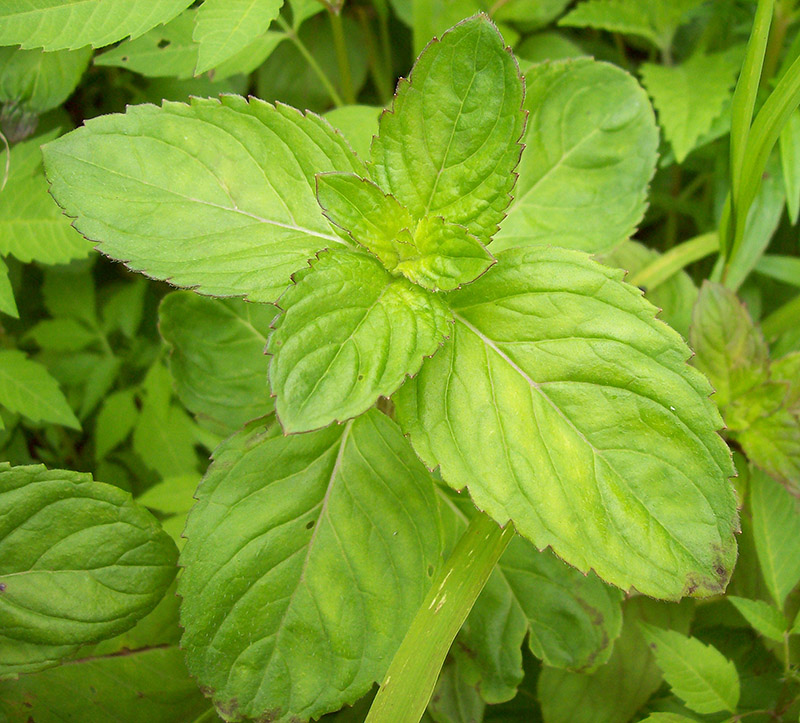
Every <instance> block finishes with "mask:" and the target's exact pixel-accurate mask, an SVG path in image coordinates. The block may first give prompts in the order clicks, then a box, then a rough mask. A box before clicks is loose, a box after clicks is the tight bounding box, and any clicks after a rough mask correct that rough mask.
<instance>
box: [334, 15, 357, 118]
mask: <svg viewBox="0 0 800 723" xmlns="http://www.w3.org/2000/svg"><path fill="white" fill-rule="evenodd" d="M328 17H329V18H330V19H331V29H332V30H333V44H334V46H335V47H336V63H337V64H338V66H339V76H340V78H341V81H342V96H343V97H344V100H345V102H346V103H347V104H348V105H352V104H353V103H355V102H356V95H355V93H354V92H353V78H352V76H351V74H350V59H349V58H348V57H347V41H346V40H345V37H344V25H342V16H341V15H340V14H339V13H337V12H335V11H333V10H331V11H330V12H329V13H328Z"/></svg>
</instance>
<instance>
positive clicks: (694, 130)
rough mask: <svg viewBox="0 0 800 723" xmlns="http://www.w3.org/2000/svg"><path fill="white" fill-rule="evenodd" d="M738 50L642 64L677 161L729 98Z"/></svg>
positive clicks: (688, 150)
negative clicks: (682, 61) (667, 61)
mask: <svg viewBox="0 0 800 723" xmlns="http://www.w3.org/2000/svg"><path fill="white" fill-rule="evenodd" d="M739 64H740V60H739V53H735V54H732V53H730V52H722V53H711V54H708V55H706V54H703V53H695V54H694V55H693V56H692V57H691V58H689V59H688V60H687V61H685V62H684V63H681V64H680V65H656V64H655V63H644V64H643V65H642V67H641V73H642V80H643V81H644V86H645V88H647V92H648V93H649V94H650V97H651V98H652V99H653V104H654V105H655V107H656V110H657V111H658V120H659V122H660V124H661V127H662V128H663V129H664V136H665V137H666V139H667V140H668V141H669V142H670V144H671V145H672V150H673V151H674V153H675V158H676V160H677V161H678V163H681V162H683V160H684V159H685V158H686V156H687V155H688V154H689V152H690V151H692V150H693V149H694V148H695V147H696V146H697V143H698V141H699V140H700V138H701V137H703V136H704V135H706V134H707V133H708V131H709V130H710V129H711V124H712V123H713V122H714V120H715V119H716V118H717V117H719V115H720V114H721V113H722V111H723V108H724V106H725V103H726V101H728V100H730V97H731V92H732V90H733V83H734V81H735V79H736V72H737V70H738V68H739Z"/></svg>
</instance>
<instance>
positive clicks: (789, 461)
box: [736, 407, 800, 495]
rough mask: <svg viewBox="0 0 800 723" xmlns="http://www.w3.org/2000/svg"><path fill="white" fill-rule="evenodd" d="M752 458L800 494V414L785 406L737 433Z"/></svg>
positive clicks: (790, 489) (796, 493)
mask: <svg viewBox="0 0 800 723" xmlns="http://www.w3.org/2000/svg"><path fill="white" fill-rule="evenodd" d="M736 440H737V441H738V442H739V444H741V445H742V447H743V448H744V451H745V452H746V453H747V456H748V458H749V459H750V461H751V462H753V463H754V464H756V465H757V466H759V467H760V468H761V469H763V470H764V471H765V472H767V473H768V474H770V475H771V476H773V477H774V478H775V479H777V480H778V481H780V482H781V483H783V485H784V486H785V487H786V488H787V489H788V490H789V492H791V493H792V494H795V495H800V415H798V414H797V413H796V412H794V413H793V412H791V411H789V410H788V409H786V408H785V407H781V408H779V409H777V410H776V411H775V412H774V413H772V414H770V415H768V416H765V417H759V418H757V419H755V420H753V422H752V423H751V424H750V426H749V427H748V428H747V429H745V430H742V431H741V432H739V433H738V434H736Z"/></svg>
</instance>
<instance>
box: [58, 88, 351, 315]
mask: <svg viewBox="0 0 800 723" xmlns="http://www.w3.org/2000/svg"><path fill="white" fill-rule="evenodd" d="M44 153H45V165H46V168H47V174H48V179H49V180H50V183H51V192H52V194H53V196H54V197H55V198H56V200H57V201H58V202H59V204H60V205H61V206H62V207H63V208H64V209H65V210H66V212H67V214H68V215H71V216H74V217H76V220H75V226H76V227H77V228H78V230H80V231H81V232H82V233H83V234H84V235H85V236H87V237H89V238H91V239H93V240H95V241H98V242H99V249H100V250H101V251H102V252H104V253H106V254H108V255H109V256H111V257H113V258H116V259H119V260H122V261H124V262H126V264H127V265H128V266H129V267H131V268H133V269H135V270H139V271H143V272H144V273H146V274H147V275H148V276H152V277H155V278H159V279H169V280H170V281H171V282H172V283H173V284H176V285H178V286H189V287H193V288H196V289H197V290H198V291H199V292H201V293H206V294H213V295H220V296H240V295H247V296H248V297H249V298H250V299H252V300H254V301H274V300H275V299H276V298H277V297H278V296H279V295H280V292H281V291H282V290H283V289H284V288H285V287H286V286H287V285H288V283H289V276H290V274H291V273H293V272H294V271H297V270H299V269H300V268H302V267H303V266H304V264H305V261H306V260H307V259H308V258H310V257H312V256H313V255H314V253H315V252H317V251H319V250H320V249H321V248H324V247H326V246H330V245H331V244H336V243H340V242H341V239H340V238H339V237H338V236H337V235H336V234H335V232H334V230H333V229H332V228H331V226H330V224H329V222H328V221H327V219H325V218H324V216H323V215H322V213H321V211H320V209H319V206H318V204H317V200H316V197H315V190H314V183H315V181H314V175H315V174H316V173H319V172H325V171H333V170H341V171H350V172H358V170H359V167H360V163H359V162H358V160H357V159H356V158H355V156H354V155H353V153H352V151H351V150H350V149H349V147H348V146H347V144H346V142H345V141H344V140H343V139H342V138H341V137H340V136H338V135H337V134H336V133H334V132H333V130H332V129H331V127H330V126H329V125H328V124H327V123H326V122H325V121H323V120H322V119H321V118H319V117H318V116H315V115H312V114H308V115H303V114H301V113H299V112H298V111H296V110H294V109H292V108H288V107H287V106H280V105H279V106H272V105H270V104H268V103H264V102H261V101H258V100H255V99H253V100H251V101H250V102H247V101H246V100H245V99H244V98H241V97H238V96H222V98H221V99H220V100H206V99H199V98H193V99H192V101H191V104H190V105H185V104H182V103H165V104H164V105H163V107H161V108H157V107H155V106H151V105H142V106H133V107H131V108H129V109H128V112H127V113H126V114H125V115H109V116H102V117H100V118H95V119H93V120H91V121H89V122H88V123H87V124H86V125H85V126H84V127H83V128H80V129H78V130H76V131H73V132H72V133H69V134H67V135H66V136H64V137H63V138H61V139H59V140H58V141H55V142H53V143H50V144H48V145H47V146H46V147H45V149H44ZM362 172H363V169H362Z"/></svg>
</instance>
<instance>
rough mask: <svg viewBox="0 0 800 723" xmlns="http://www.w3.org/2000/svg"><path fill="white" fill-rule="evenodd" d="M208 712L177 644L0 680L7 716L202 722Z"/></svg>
mask: <svg viewBox="0 0 800 723" xmlns="http://www.w3.org/2000/svg"><path fill="white" fill-rule="evenodd" d="M210 712H211V711H210V705H209V703H208V701H207V700H205V698H203V695H202V693H201V692H200V691H199V690H198V689H197V684H196V683H195V681H194V680H192V679H191V678H190V677H189V675H188V673H187V672H186V666H185V665H184V663H183V653H182V651H181V650H179V649H178V646H177V645H169V646H158V647H144V648H139V649H136V650H130V651H124V652H122V653H112V654H108V655H99V656H92V657H86V658H80V659H78V660H73V661H70V662H69V664H68V665H62V666H60V667H58V668H53V669H52V670H48V671H46V672H44V673H39V674H37V675H26V676H23V677H22V678H20V679H19V680H15V681H9V682H7V683H0V718H2V717H3V714H6V715H8V716H9V720H33V719H35V720H36V723H62V722H63V721H65V720H76V721H78V720H79V721H81V723H109V721H112V720H114V721H125V722H126V723H175V721H186V722H187V723H189V722H198V723H199V721H200V720H203V721H209V720H212V719H211V718H210V717H208V716H207V715H202V714H204V713H210ZM201 716H202V717H201Z"/></svg>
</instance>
